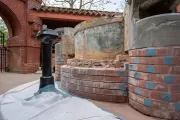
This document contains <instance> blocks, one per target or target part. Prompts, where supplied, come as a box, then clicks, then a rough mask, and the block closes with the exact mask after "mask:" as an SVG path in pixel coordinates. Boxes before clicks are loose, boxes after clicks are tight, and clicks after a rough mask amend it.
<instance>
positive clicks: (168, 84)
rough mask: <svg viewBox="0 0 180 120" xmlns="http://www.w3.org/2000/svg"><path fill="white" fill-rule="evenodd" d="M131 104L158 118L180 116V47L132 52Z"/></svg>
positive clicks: (129, 85)
mask: <svg viewBox="0 0 180 120" xmlns="http://www.w3.org/2000/svg"><path fill="white" fill-rule="evenodd" d="M129 56H130V61H129V62H130V64H129V81H128V87H129V103H130V105H132V106H133V107H134V108H135V109H137V110H138V111H140V112H142V113H144V114H147V115H150V116H155V117H158V118H165V119H171V120H172V119H175V120H178V119H179V118H180V47H156V48H144V49H136V50H130V51H129Z"/></svg>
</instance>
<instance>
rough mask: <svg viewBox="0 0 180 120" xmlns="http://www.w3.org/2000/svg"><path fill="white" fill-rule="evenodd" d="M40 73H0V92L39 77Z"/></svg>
mask: <svg viewBox="0 0 180 120" xmlns="http://www.w3.org/2000/svg"><path fill="white" fill-rule="evenodd" d="M40 76H41V74H17V73H0V94H3V93H5V92H6V91H8V90H9V89H12V88H14V87H16V86H18V85H22V84H24V83H28V82H31V81H34V80H37V79H39V78H40Z"/></svg>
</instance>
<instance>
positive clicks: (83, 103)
mask: <svg viewBox="0 0 180 120" xmlns="http://www.w3.org/2000/svg"><path fill="white" fill-rule="evenodd" d="M38 81H39V80H38ZM38 81H34V82H30V83H27V84H24V85H21V86H18V87H16V88H14V89H12V90H10V91H8V92H7V93H5V94H4V95H1V96H0V102H1V106H0V120H119V119H118V118H116V117H115V116H114V115H113V114H111V113H108V112H105V111H103V110H101V109H100V108H98V107H97V106H95V105H94V104H92V103H91V102H89V101H87V100H85V99H81V98H78V97H74V96H68V97H63V95H61V94H57V93H55V92H43V93H42V94H39V95H36V96H33V95H34V93H36V92H37V91H38V87H39V82H38ZM56 88H57V87H56ZM61 92H62V91H61ZM32 96H33V97H32ZM30 97H32V99H30V100H26V99H27V98H30Z"/></svg>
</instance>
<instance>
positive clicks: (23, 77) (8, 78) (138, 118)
mask: <svg viewBox="0 0 180 120" xmlns="http://www.w3.org/2000/svg"><path fill="white" fill-rule="evenodd" d="M40 76H41V74H38V73H36V74H16V73H0V94H3V93H5V92H6V91H8V90H9V89H12V88H14V87H16V86H18V85H22V84H24V83H28V82H31V81H34V80H37V79H39V78H40ZM90 101H91V102H93V103H94V104H96V105H97V106H98V107H101V108H104V109H106V110H108V111H110V112H112V113H114V114H117V115H119V116H121V117H123V118H125V120H158V119H155V118H152V117H148V116H145V115H143V114H141V113H140V112H138V111H136V110H135V109H133V108H132V107H131V106H129V105H128V104H120V103H110V102H101V101H95V100H90Z"/></svg>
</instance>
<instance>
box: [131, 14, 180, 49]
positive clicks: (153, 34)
mask: <svg viewBox="0 0 180 120" xmlns="http://www.w3.org/2000/svg"><path fill="white" fill-rule="evenodd" d="M179 19H180V13H171V14H161V15H155V16H151V17H147V18H144V19H141V20H139V21H138V22H137V23H136V24H135V29H134V31H133V32H134V38H133V40H132V41H129V49H137V48H146V47H163V46H178V45H180V40H179V38H180V34H179V33H180V29H179V28H180V20H179Z"/></svg>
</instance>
